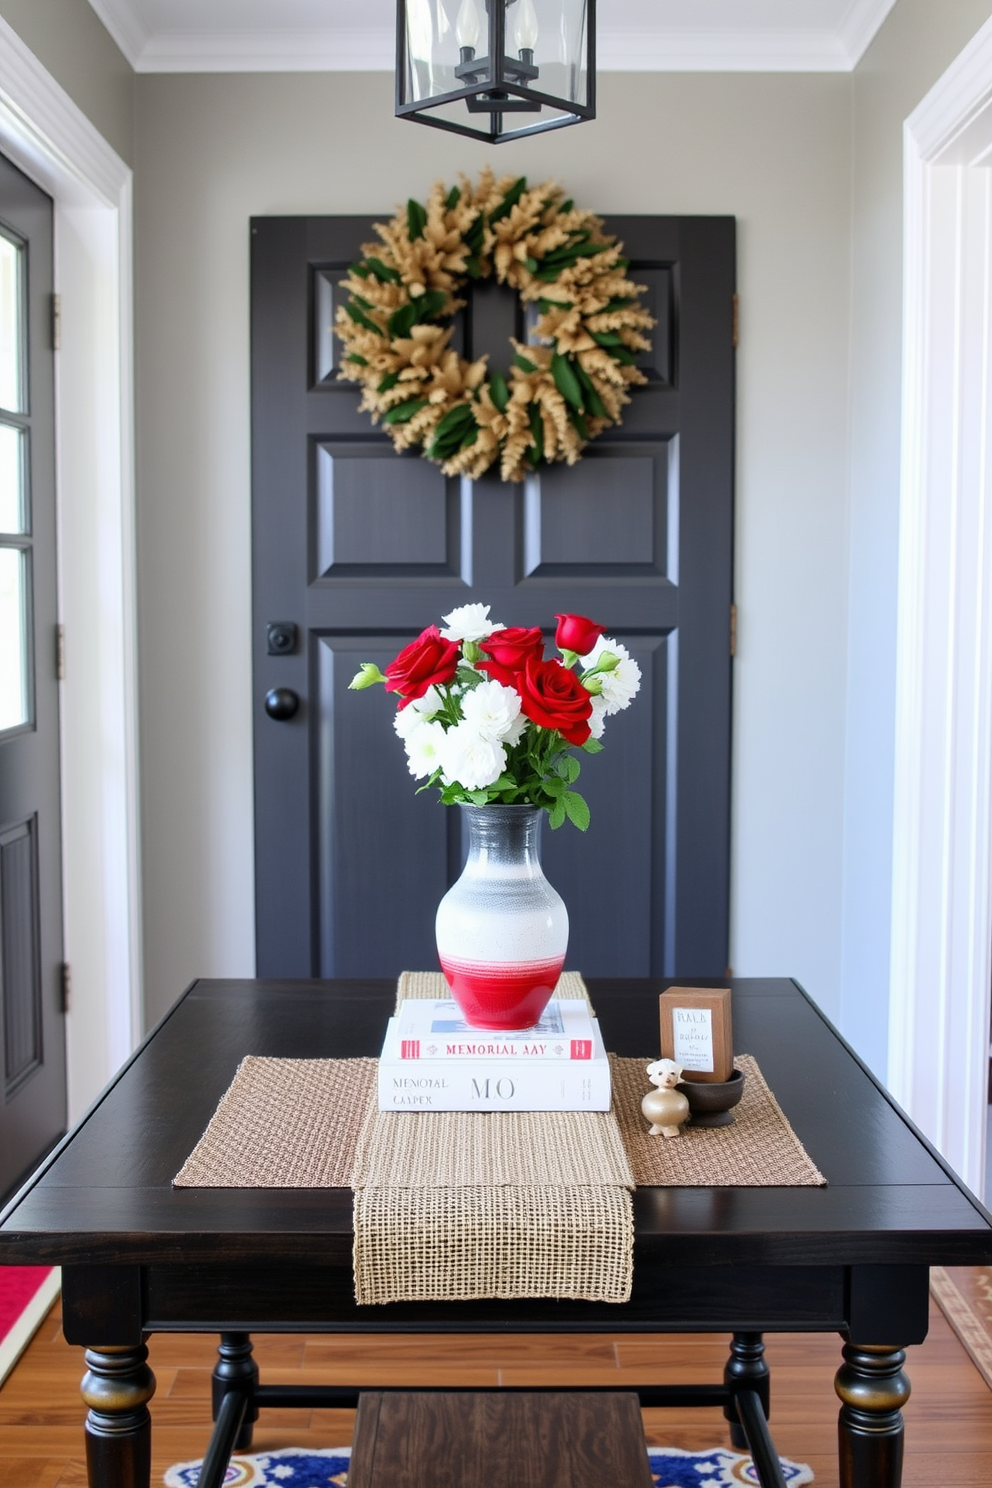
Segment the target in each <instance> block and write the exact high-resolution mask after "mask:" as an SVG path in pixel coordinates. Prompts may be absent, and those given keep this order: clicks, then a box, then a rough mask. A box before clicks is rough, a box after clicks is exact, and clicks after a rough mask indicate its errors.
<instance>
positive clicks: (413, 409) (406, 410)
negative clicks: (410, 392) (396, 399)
mask: <svg viewBox="0 0 992 1488" xmlns="http://www.w3.org/2000/svg"><path fill="white" fill-rule="evenodd" d="M426 407H427V399H426V398H411V399H410V400H409V401H408V402H406V403H397V405H396V407H395V408H391V409H390V410H389V412H388V413H384V414H383V415H382V422H383V423H384V424H408V423H409V422H410V420H411V419H412V418H413V416H414V414H415V413H419V412H420V410H421V409H422V408H426Z"/></svg>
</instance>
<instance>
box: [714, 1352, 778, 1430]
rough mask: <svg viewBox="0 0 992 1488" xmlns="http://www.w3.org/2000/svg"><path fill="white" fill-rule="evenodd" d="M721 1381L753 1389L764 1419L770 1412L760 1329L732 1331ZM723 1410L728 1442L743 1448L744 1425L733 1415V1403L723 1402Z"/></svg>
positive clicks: (769, 1394)
mask: <svg viewBox="0 0 992 1488" xmlns="http://www.w3.org/2000/svg"><path fill="white" fill-rule="evenodd" d="M723 1382H724V1384H725V1385H737V1386H738V1388H741V1387H744V1388H746V1389H749V1390H753V1391H754V1392H755V1394H756V1395H757V1396H758V1397H759V1399H760V1400H761V1405H762V1409H763V1410H764V1412H765V1420H766V1421H767V1419H768V1416H769V1413H770V1400H771V1389H770V1386H771V1374H770V1371H769V1368H768V1365H767V1364H766V1363H765V1341H764V1337H763V1335H762V1334H761V1333H735V1334H734V1336H733V1338H732V1339H731V1342H730V1358H729V1359H728V1360H727V1363H726V1366H725V1368H724V1371H723ZM723 1414H724V1415H725V1416H726V1418H727V1420H728V1421H729V1422H730V1443H731V1446H733V1447H736V1448H737V1449H738V1451H745V1452H746V1451H747V1438H746V1436H745V1435H744V1428H743V1427H742V1426H741V1423H740V1421H739V1420H738V1418H737V1407H736V1406H735V1405H734V1404H733V1402H732V1401H731V1403H730V1404H729V1405H725V1406H724V1408H723Z"/></svg>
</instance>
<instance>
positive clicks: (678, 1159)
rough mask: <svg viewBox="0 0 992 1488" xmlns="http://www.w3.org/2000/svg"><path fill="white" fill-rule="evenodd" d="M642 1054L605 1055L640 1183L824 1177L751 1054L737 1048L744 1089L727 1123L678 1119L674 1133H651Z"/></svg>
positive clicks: (802, 1184) (787, 1184)
mask: <svg viewBox="0 0 992 1488" xmlns="http://www.w3.org/2000/svg"><path fill="white" fill-rule="evenodd" d="M647 1063H648V1061H647V1060H645V1059H618V1058H617V1056H616V1055H615V1054H611V1055H610V1068H611V1073H612V1077H613V1110H614V1113H615V1115H616V1118H617V1123H618V1125H619V1128H620V1135H621V1137H622V1139H623V1145H624V1147H625V1148H626V1151H627V1156H628V1158H629V1159H630V1166H631V1170H632V1171H633V1174H634V1182H635V1183H636V1184H637V1186H638V1187H639V1188H640V1187H645V1188H648V1187H651V1186H664V1187H669V1186H671V1187H679V1188H819V1187H823V1186H825V1184H826V1181H827V1180H826V1179H825V1178H824V1176H823V1174H822V1173H821V1172H820V1170H819V1168H818V1167H817V1166H816V1164H815V1163H814V1162H813V1161H812V1159H811V1158H810V1156H809V1154H808V1152H807V1151H806V1149H805V1147H804V1146H803V1144H802V1142H800V1140H799V1138H798V1137H797V1136H796V1134H795V1132H794V1131H793V1130H792V1127H791V1126H790V1125H789V1123H788V1121H787V1119H786V1117H785V1115H784V1113H783V1111H782V1108H781V1106H780V1105H779V1103H778V1101H777V1100H776V1099H775V1097H774V1095H772V1092H771V1091H770V1090H769V1088H768V1086H767V1084H766V1083H765V1079H764V1076H763V1075H762V1073H761V1071H760V1069H759V1068H758V1064H757V1061H756V1060H755V1059H753V1058H752V1057H751V1055H750V1054H738V1055H737V1056H736V1057H735V1059H734V1064H735V1065H736V1066H737V1068H738V1069H739V1070H741V1071H742V1072H743V1074H744V1094H743V1096H742V1097H741V1102H740V1105H739V1106H737V1107H735V1109H734V1123H733V1125H732V1126H716V1127H702V1126H692V1125H689V1126H684V1127H683V1128H682V1131H681V1134H680V1135H679V1136H678V1137H672V1138H671V1139H669V1138H667V1137H649V1136H648V1123H647V1121H645V1119H644V1117H643V1115H642V1114H641V1100H642V1098H643V1097H644V1095H645V1094H646V1093H647V1091H648V1090H649V1089H650V1088H651V1087H650V1084H649V1081H648V1078H647V1076H646V1075H645V1073H644V1067H645V1065H646V1064H647Z"/></svg>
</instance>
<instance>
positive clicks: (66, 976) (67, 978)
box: [62, 961, 72, 1013]
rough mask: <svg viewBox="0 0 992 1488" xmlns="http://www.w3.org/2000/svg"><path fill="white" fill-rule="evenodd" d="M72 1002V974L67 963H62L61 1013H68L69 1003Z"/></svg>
mask: <svg viewBox="0 0 992 1488" xmlns="http://www.w3.org/2000/svg"><path fill="white" fill-rule="evenodd" d="M71 1000H72V972H71V970H70V969H69V963H68V961H63V962H62V1011H63V1012H64V1013H67V1012H68V1011H69V1003H70V1001H71Z"/></svg>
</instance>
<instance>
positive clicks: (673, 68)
mask: <svg viewBox="0 0 992 1488" xmlns="http://www.w3.org/2000/svg"><path fill="white" fill-rule="evenodd" d="M104 3H105V0H104ZM884 3H885V4H888V3H891V0H884ZM395 59H396V40H395V35H394V33H393V31H392V29H389V30H386V29H384V28H376V29H369V30H365V31H358V30H355V31H350V30H349V31H340V30H339V31H310V32H303V31H251V32H248V31H243V32H241V33H232V32H229V31H228V32H221V31H213V32H204V31H172V32H165V31H159V32H157V33H155V34H154V35H152V36H151V37H150V38H149V39H148V41H147V43H146V45H145V46H144V47H143V49H142V50H141V52H140V53H139V54H138V56H137V57H136V59H135V61H134V66H135V68H136V70H137V71H138V72H392V70H393V68H394V66H395ZM597 65H598V67H599V70H600V72H846V71H849V69H850V66H851V63H850V59H849V54H848V51H847V48H846V46H845V44H844V43H843V42H842V41H841V40H840V38H839V37H837V36H835V35H833V34H832V33H831V32H827V31H817V32H808V33H806V34H803V33H802V32H797V31H783V32H767V31H766V32H752V31H698V32H697V31H683V32H668V33H667V34H661V33H659V32H626V33H624V32H610V31H607V32H606V33H605V34H600V36H599V37H598V38H597Z"/></svg>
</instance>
